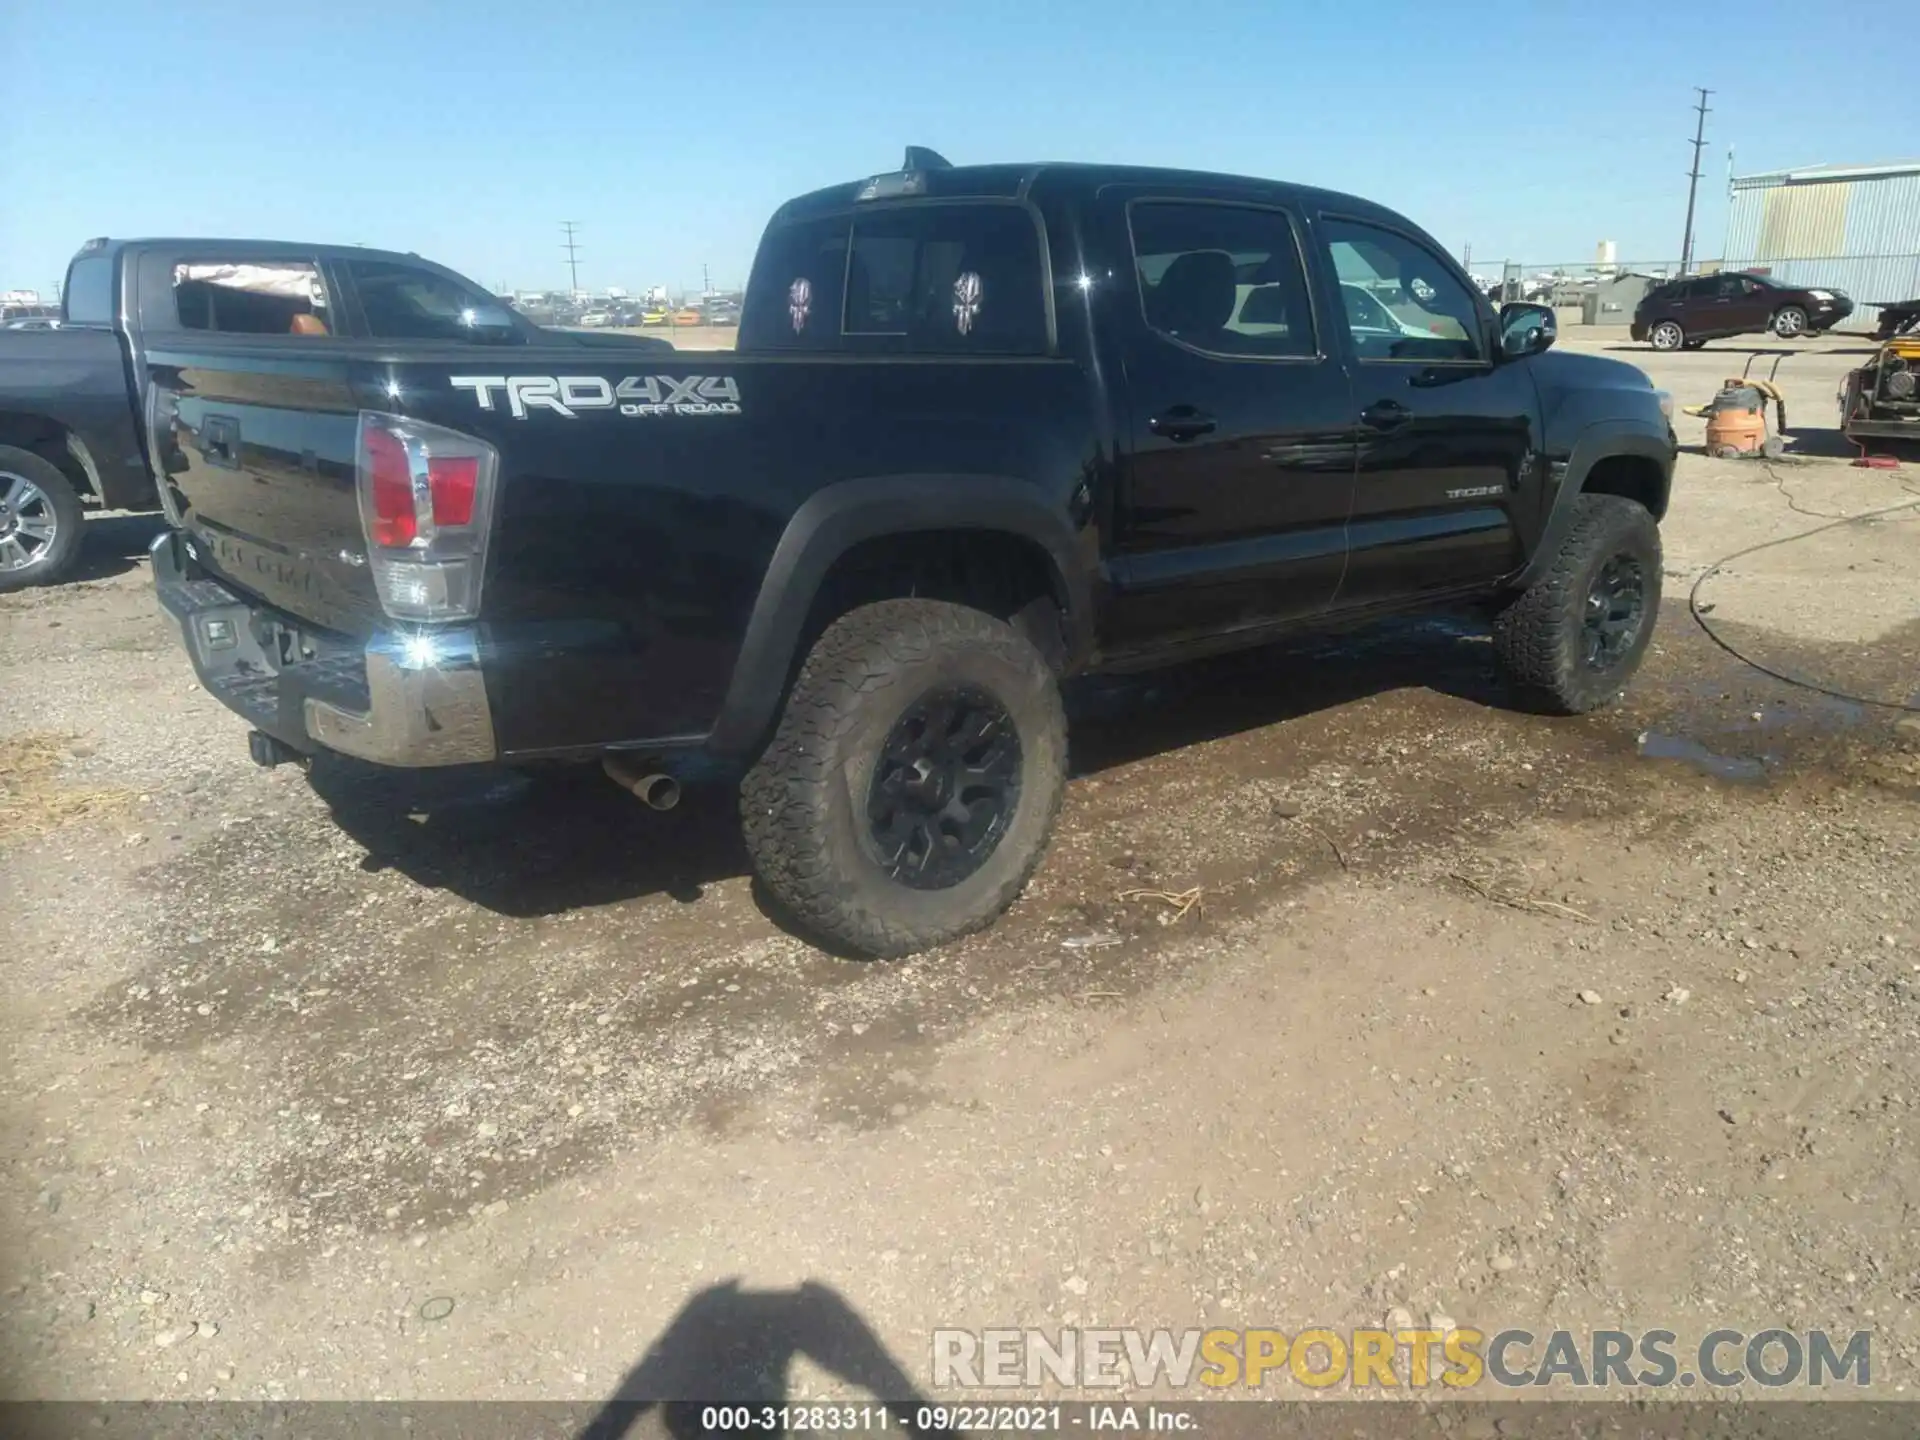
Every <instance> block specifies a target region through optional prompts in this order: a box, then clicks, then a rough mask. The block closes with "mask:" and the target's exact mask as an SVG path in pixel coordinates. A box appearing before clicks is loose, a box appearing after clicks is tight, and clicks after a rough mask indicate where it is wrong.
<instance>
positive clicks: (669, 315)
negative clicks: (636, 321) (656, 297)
mask: <svg viewBox="0 0 1920 1440" xmlns="http://www.w3.org/2000/svg"><path fill="white" fill-rule="evenodd" d="M672 321H673V312H672V311H671V310H668V309H667V308H666V307H665V306H664V305H654V306H650V307H648V308H647V309H645V310H642V311H641V312H640V323H641V324H642V325H668V324H671V323H672Z"/></svg>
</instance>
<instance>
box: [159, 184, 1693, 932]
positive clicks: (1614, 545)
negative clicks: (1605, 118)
mask: <svg viewBox="0 0 1920 1440" xmlns="http://www.w3.org/2000/svg"><path fill="white" fill-rule="evenodd" d="M1553 340H1554V321H1553V315H1552V312H1551V311H1549V310H1545V309H1543V308H1541V307H1538V306H1531V305H1509V306H1507V307H1506V308H1505V309H1504V310H1502V311H1500V312H1498V313H1496V312H1495V311H1494V310H1493V308H1492V307H1491V306H1490V305H1489V303H1488V302H1487V300H1486V299H1485V297H1484V296H1482V295H1481V294H1480V292H1479V291H1478V290H1477V289H1476V288H1475V287H1474V285H1473V284H1472V282H1471V281H1470V280H1469V279H1468V277H1467V276H1466V275H1465V273H1464V272H1463V271H1462V270H1461V269H1460V267H1459V266H1458V265H1457V264H1455V263H1454V261H1453V260H1452V259H1451V258H1449V257H1448V256H1447V254H1446V252H1445V251H1444V250H1443V249H1442V248H1441V247H1440V246H1439V245H1437V244H1436V243H1435V242H1434V241H1433V240H1432V239H1431V238H1430V237H1428V236H1427V235H1426V234H1425V233H1423V232H1422V231H1421V230H1419V229H1418V228H1417V227H1415V226H1414V225H1412V224H1410V223H1409V222H1408V221H1406V220H1405V219H1403V218H1402V217H1400V216H1398V215H1396V214H1394V213H1393V212H1391V211H1389V210H1386V209H1383V208H1382V207H1380V206H1378V205H1374V204H1371V203H1369V202H1367V201H1364V200H1360V199H1356V198H1354V197H1352V196H1347V195H1339V194H1334V193H1331V192H1327V191H1322V190H1313V189H1306V188H1302V187H1299V186H1295V185H1288V184H1281V183H1276V182H1272V181H1267V180H1258V179H1248V178H1243V177H1236V176H1227V175H1212V174H1200V173H1188V172H1180V171H1168V170H1151V169H1134V168H1128V167H1122V166H1094V165H1072V164H1026V165H981V166H966V167H955V166H950V165H948V164H947V163H946V162H945V161H943V160H941V159H940V158H939V157H938V156H936V155H934V154H932V153H931V152H927V151H922V150H917V149H916V150H910V151H909V152H908V156H907V162H906V165H905V167H904V168H903V169H902V170H900V171H898V172H889V173H886V174H881V175H876V176H873V177H871V178H868V179H864V180H860V181H856V182H853V183H849V184H842V185H836V186H832V187H830V188H828V189H824V190H820V191H816V192H814V193H812V194H809V195H805V196H802V197H801V198H799V199H796V200H792V201H790V202H788V203H787V204H785V205H783V206H781V207H780V209H779V211H778V212H777V213H776V214H775V215H774V217H773V219H772V221H771V223H770V224H769V226H768V228H767V230H766V233H765V236H764V238H763V239H762V241H761V244H760V249H759V253H758V255H757V257H756V259H755V261H754V265H753V270H752V274H751V279H750V282H749V285H748V288H747V292H746V296H745V300H744V304H743V309H742V314H741V317H740V330H739V339H738V346H737V349H736V350H735V351H734V352H732V353H723V352H703V353H673V354H668V353H661V354H659V355H657V356H656V355H648V356H644V357H626V356H617V355H614V354H610V353H609V354H605V355H593V354H582V353H580V352H579V351H577V350H569V351H562V350H558V349H553V350H548V349H542V348H540V347H539V346H538V345H530V346H526V347H522V348H517V349H513V350H505V349H502V350H498V351H485V350H479V349H476V348H474V347H472V346H462V345H458V344H455V343H451V342H449V343H446V344H434V343H420V342H418V341H415V340H411V339H408V340H404V341H395V340H389V339H386V338H384V337H379V336H358V335H353V336H343V337H340V338H336V339H332V340H316V339H312V338H308V337H304V336H300V335H297V334H287V335H272V336H229V335H223V334H216V333H207V332H189V331H185V330H179V331H175V332H174V333H172V334H169V335H167V336H164V337H161V336H152V335H150V336H149V338H148V343H147V346H146V350H145V354H144V357H143V364H144V366H145V375H146V378H147V383H149V384H151V385H152V387H153V389H154V392H155V396H156V399H155V403H154V407H153V413H152V423H153V425H154V433H155V436H156V442H155V443H156V445H157V446H158V448H159V451H160V453H162V454H163V455H164V456H165V457H166V460H165V464H164V467H163V469H164V474H163V476H162V498H163V500H164V502H165V504H166V508H167V512H168V514H169V516H170V517H171V519H172V520H173V522H174V527H175V528H173V529H172V530H170V531H169V532H168V533H167V534H166V535H165V536H163V537H162V539H161V540H160V541H159V542H158V543H157V544H156V546H155V551H154V574H155V580H156V583H157V585H158V587H159V596H160V599H161V602H162V603H163V604H164V605H165V606H166V608H167V609H168V610H169V611H170V612H171V613H172V614H173V615H175V616H176V617H177V618H178V620H179V622H180V625H181V631H182V636H183V639H184V642H185V644H186V647H187V649H188V652H189V654H190V656H191V658H192V662H193V664H194V666H195V668H196V670H197V672H198V673H199V675H200V677H201V679H202V681H203V682H204V683H205V684H206V686H207V687H208V688H209V689H210V690H211V691H213V693H214V694H216V695H217V696H219V697H220V698H221V699H222V700H223V701H225V702H226V703H227V704H228V705H229V706H230V707H232V708H233V709H234V710H236V711H237V712H239V713H240V714H241V715H242V716H244V717H245V718H246V719H247V721H248V722H249V723H250V724H251V726H252V727H253V734H252V737H251V744H252V747H253V753H254V754H255V757H256V758H257V759H260V760H261V761H262V762H263V763H277V762H279V761H282V760H297V759H300V758H302V757H306V756H311V755H313V754H314V753H316V752H318V751H320V750H323V749H324V750H332V751H338V752H342V753H344V754H347V755H351V756H357V757H360V758H362V759H364V760H369V761H373V762H377V763H379V764H383V765H389V766H428V765H451V764H468V763H473V764H501V765H515V766H527V765H530V764H533V763H535V762H545V763H551V762H566V761H582V762H592V763H596V764H600V765H602V766H603V767H604V768H605V769H606V770H607V771H608V773H609V774H610V775H612V776H613V777H614V778H615V779H617V780H619V781H620V782H621V783H623V784H625V785H626V786H627V787H628V788H629V789H632V790H634V791H635V792H636V793H638V794H640V795H641V796H642V797H643V798H647V799H650V800H651V801H653V802H654V803H657V804H666V803H670V802H671V800H672V799H673V798H674V796H675V795H676V794H677V789H676V786H675V784H674V780H673V777H674V776H675V774H676V773H677V772H678V771H679V770H680V769H681V767H683V766H685V765H687V764H689V763H691V762H692V761H693V760H695V759H696V758H706V759H711V758H713V757H718V758H720V759H722V760H725V761H728V762H732V763H735V764H737V766H738V767H739V768H740V769H741V771H742V772H743V779H742V781H741V785H740V809H741V819H742V823H743V826H744V829H745V833H746V838H747V843H748V849H749V851H750V853H751V856H752V860H753V863H754V866H755V868H756V870H757V872H758V873H759V875H760V876H761V878H762V879H763V881H764V883H765V884H766V885H767V886H768V887H769V889H770V891H771V892H772V894H773V896H774V897H775V898H776V899H777V900H778V901H779V902H780V903H781V904H782V905H783V906H784V907H785V908H786V910H787V911H788V912H789V913H790V914H791V915H792V916H793V917H794V918H796V919H797V920H798V921H799V922H801V923H802V924H803V925H804V926H805V927H806V928H808V929H809V930H811V931H812V932H813V933H814V934H816V935H817V936H819V937H820V938H822V939H824V940H826V941H828V942H830V943H832V944H834V945H835V946H837V947H840V948H842V949H844V950H846V951H849V952H853V953H859V954H866V955H876V956H889V955H900V954H905V953H909V952H912V951H915V950H918V949H922V948H924V947H927V946H930V945H934V944H938V943H940V942H942V941H945V940H949V939H951V938H953V937H955V936H958V935H961V934H964V933H966V932H968V931H969V930H972V929H975V928H977V927H979V926H981V925H984V924H986V923H988V922H989V921H991V920H992V919H993V918H994V917H995V916H996V915H998V914H999V913H1000V912H1001V911H1002V910H1004V909H1005V908H1006V906H1008V905H1009V904H1010V903H1011V902H1012V901H1013V899H1014V898H1015V897H1016V896H1017V895H1018V893H1019V891H1020V889H1021V887H1022V886H1023V885H1024V884H1025V882H1026V880H1027V878H1028V876H1029V875H1030V874H1031V873H1032V871H1033V869H1034V867H1035V866H1036V864H1037V863H1038V862H1039V859H1040V857H1041V854H1042V852H1043V850H1044V848H1045V844H1046V840H1047V837H1048V834H1049V831H1050V829H1051V827H1052V825H1053V822H1054V817H1055V813H1056V810H1057V808H1058V805H1059V802H1060V798H1061V791H1062V787H1063V784H1064V781H1065V777H1066V772H1067V732H1066V721H1065V717H1064V712H1063V708H1062V703H1061V682H1062V681H1063V680H1064V679H1065V678H1067V677H1070V676H1073V675H1076V674H1080V673H1084V672H1088V671H1100V670H1109V671H1110V670H1124V669H1142V668H1147V667H1152V666H1158V665H1163V664H1167V663H1169V662H1173V661H1177V660H1181V659H1185V658H1188V657H1192V656H1196V655H1202V654H1206V653H1210V652H1216V651H1220V650H1225V649H1229V648H1234V647H1244V646H1252V645H1257V644H1260V643H1261V642H1263V641H1267V640H1270V639H1273V638H1275V637H1277V636H1280V635H1283V634H1286V633H1288V632H1292V631H1297V630H1300V629H1303V628H1312V627H1317V626H1326V625H1330V624H1335V623H1339V624H1347V623H1352V622H1353V621H1355V620H1357V619H1363V618H1365V617H1369V616H1374V615H1381V614H1386V613H1390V612H1395V611H1403V610H1409V609H1419V608H1425V607H1434V606H1442V605H1459V604H1464V603H1476V604H1485V605H1487V606H1489V607H1490V608H1491V609H1492V610H1493V611H1494V619H1493V633H1494V642H1495V643H1494V651H1495V653H1496V655H1497V656H1498V657H1499V659H1500V661H1501V663H1502V664H1503V666H1504V667H1505V669H1506V671H1507V672H1508V674H1509V675H1510V677H1511V679H1512V682H1513V685H1514V687H1515V690H1516V693H1517V695H1518V697H1519V698H1520V699H1521V700H1522V701H1524V702H1525V703H1527V704H1529V705H1532V706H1535V707H1538V708H1540V709H1544V710H1548V711H1557V712H1560V713H1577V712H1581V711H1586V710H1589V709H1592V708H1594V707H1596V706H1599V705H1603V704H1605V703H1606V702H1607V701H1609V700H1610V699H1611V698H1612V697H1613V696H1614V695H1616V694H1617V693H1618V691H1619V690H1620V688H1621V686H1622V685H1623V684H1624V683H1625V682H1626V681H1627V679H1628V678H1629V677H1630V676H1631V674H1632V673H1633V671H1634V669H1635V667H1636V666H1637V665H1638V663H1639V661H1640V658H1641V655H1642V653H1643V652H1644V650H1645V649H1646V646H1647V643H1648V640H1649V637H1650V635H1651V633H1652V630H1653V626H1654V623H1655V616H1656V612H1657V609H1658V604H1659V599H1660V582H1661V560H1660V536H1659V530H1658V527H1657V522H1658V521H1659V520H1660V518H1661V517H1662V516H1663V515H1664V514H1665V511H1666V508H1667V499H1668V492H1669V487H1670V483H1671V478H1672V472H1673V464H1674V454H1675V443H1674V435H1673V431H1672V428H1671V424H1670V417H1671V408H1672V407H1671V399H1670V397H1668V396H1666V395H1665V394H1664V393H1662V392H1659V391H1656V390H1655V389H1654V388H1653V386H1652V385H1651V384H1650V383H1649V382H1648V380H1647V379H1646V377H1645V376H1644V375H1643V374H1642V373H1641V372H1640V371H1639V370H1637V369H1635V368H1634V367H1632V366H1630V365H1626V364H1622V363H1619V362H1617V361H1612V360H1608V359H1603V358H1600V357H1597V356H1584V355H1574V354H1568V353H1564V352H1558V351H1554V350H1552V349H1551V348H1550V347H1551V345H1552V342H1553Z"/></svg>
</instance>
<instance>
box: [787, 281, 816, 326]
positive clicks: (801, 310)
mask: <svg viewBox="0 0 1920 1440" xmlns="http://www.w3.org/2000/svg"><path fill="white" fill-rule="evenodd" d="M812 310H813V285H812V284H811V283H810V282H809V281H808V280H807V277H806V276H804V275H802V276H801V277H800V278H799V279H798V280H796V281H794V282H793V284H791V285H789V286H788V287H787V314H788V315H790V316H792V317H793V333H794V334H796V335H798V334H799V333H800V332H801V331H802V330H804V329H806V328H807V316H808V315H809V314H810V313H811V312H812Z"/></svg>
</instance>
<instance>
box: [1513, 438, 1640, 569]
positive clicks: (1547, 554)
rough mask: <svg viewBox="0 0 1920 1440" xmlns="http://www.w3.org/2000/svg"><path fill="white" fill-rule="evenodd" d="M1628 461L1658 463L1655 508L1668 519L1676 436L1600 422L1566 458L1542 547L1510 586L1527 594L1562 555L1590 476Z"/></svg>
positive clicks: (1541, 538)
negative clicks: (1608, 464)
mask: <svg viewBox="0 0 1920 1440" xmlns="http://www.w3.org/2000/svg"><path fill="white" fill-rule="evenodd" d="M1622 455H1628V456H1635V457H1638V458H1641V459H1646V460H1651V461H1653V462H1654V463H1656V464H1657V465H1658V466H1659V467H1660V470H1661V474H1662V475H1663V476H1664V477H1665V484H1664V487H1663V488H1662V491H1661V495H1660V501H1659V503H1658V504H1657V505H1655V506H1654V511H1653V513H1654V518H1655V519H1660V518H1662V517H1663V516H1664V515H1665V514H1666V509H1667V494H1668V493H1669V492H1670V491H1671V489H1672V487H1673V462H1674V458H1675V449H1674V440H1673V432H1672V431H1671V430H1669V429H1667V428H1666V427H1665V426H1661V425H1654V424H1652V423H1650V422H1648V421H1645V420H1596V421H1594V422H1593V423H1592V424H1590V425H1588V426H1587V427H1586V428H1585V429H1584V430H1582V431H1581V432H1580V436H1579V438H1578V439H1577V440H1575V441H1574V443H1573V450H1572V452H1571V453H1570V454H1569V455H1568V456H1567V468H1566V472H1565V474H1564V475H1563V476H1562V477H1561V480H1560V484H1559V486H1558V488H1557V489H1556V490H1555V492H1554V495H1553V501H1552V506H1551V508H1550V509H1549V510H1548V512H1547V522H1546V524H1545V525H1544V526H1542V527H1541V530H1540V543H1539V544H1537V545H1535V546H1534V548H1533V554H1532V555H1531V556H1529V557H1528V559H1527V563H1526V565H1525V566H1523V567H1522V568H1521V570H1520V572H1519V573H1518V574H1517V575H1515V576H1514V577H1513V579H1512V581H1511V582H1510V583H1511V584H1512V585H1513V587H1514V588H1516V589H1521V590H1524V589H1526V587H1527V586H1529V585H1531V584H1532V583H1533V582H1534V581H1535V580H1536V579H1538V578H1539V577H1540V575H1541V574H1543V573H1544V572H1545V570H1546V569H1547V567H1548V566H1549V565H1551V564H1552V563H1553V557H1554V556H1555V555H1556V554H1557V553H1559V550H1560V542H1561V541H1563V540H1565V539H1566V537H1567V531H1568V530H1569V529H1571V528H1572V526H1573V505H1574V502H1575V501H1576V500H1578V499H1579V498H1580V496H1581V495H1583V494H1584V493H1585V492H1586V483H1587V476H1588V475H1589V474H1591V473H1592V471H1593V467H1594V466H1596V465H1598V464H1599V463H1600V462H1601V461H1602V460H1610V459H1613V458H1615V457H1617V456H1622Z"/></svg>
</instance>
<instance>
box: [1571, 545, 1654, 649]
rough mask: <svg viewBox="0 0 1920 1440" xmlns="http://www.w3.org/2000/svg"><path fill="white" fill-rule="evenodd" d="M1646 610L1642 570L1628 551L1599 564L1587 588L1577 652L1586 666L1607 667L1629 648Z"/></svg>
mask: <svg viewBox="0 0 1920 1440" xmlns="http://www.w3.org/2000/svg"><path fill="white" fill-rule="evenodd" d="M1646 613H1647V583H1646V572H1645V571H1643V570H1642V569H1641V568H1640V562H1639V561H1638V560H1636V559H1634V558H1633V556H1631V555H1615V556H1613V557H1612V558H1611V559H1609V560H1608V561H1607V563H1606V564H1604V565H1602V566H1601V567H1600V569H1599V570H1598V571H1597V572H1596V573H1595V575H1594V577H1593V584H1592V586H1591V587H1590V588H1589V589H1588V591H1587V606H1586V614H1585V617H1584V619H1583V621H1582V624H1581V646H1582V649H1581V654H1582V658H1583V659H1584V660H1585V661H1586V664H1587V668H1588V669H1589V670H1596V671H1604V670H1611V669H1612V668H1613V667H1614V666H1616V665H1618V664H1619V663H1620V661H1621V659H1622V658H1623V657H1624V656H1626V655H1627V654H1628V652H1629V651H1631V650H1632V649H1633V645H1634V642H1635V641H1636V640H1638V639H1639V638H1640V626H1641V623H1642V621H1643V619H1644V618H1645V616H1646Z"/></svg>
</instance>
